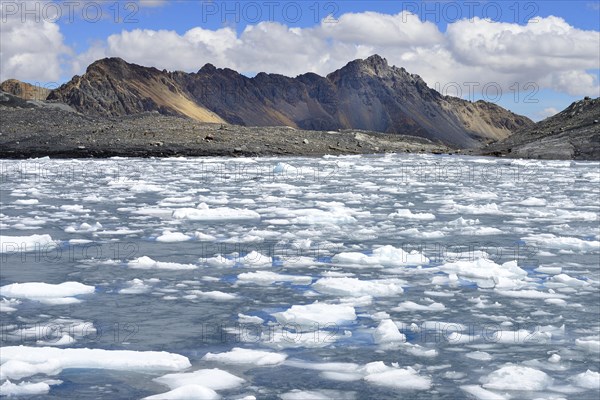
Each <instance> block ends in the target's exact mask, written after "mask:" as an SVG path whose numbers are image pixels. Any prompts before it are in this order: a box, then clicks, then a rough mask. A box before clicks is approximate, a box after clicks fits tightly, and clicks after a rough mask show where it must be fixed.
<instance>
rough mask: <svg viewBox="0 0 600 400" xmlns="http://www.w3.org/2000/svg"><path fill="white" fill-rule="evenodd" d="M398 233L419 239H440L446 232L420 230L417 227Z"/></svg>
mask: <svg viewBox="0 0 600 400" xmlns="http://www.w3.org/2000/svg"><path fill="white" fill-rule="evenodd" d="M398 233H399V234H400V235H404V236H411V237H415V238H421V239H440V238H443V237H444V236H446V234H445V233H444V232H442V231H433V232H421V231H419V230H418V229H417V228H411V229H405V230H403V231H400V232H398Z"/></svg>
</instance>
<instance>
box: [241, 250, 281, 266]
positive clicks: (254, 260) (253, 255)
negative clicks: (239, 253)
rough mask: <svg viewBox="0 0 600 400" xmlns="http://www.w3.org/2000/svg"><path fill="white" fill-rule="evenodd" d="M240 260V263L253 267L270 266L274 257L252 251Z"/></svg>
mask: <svg viewBox="0 0 600 400" xmlns="http://www.w3.org/2000/svg"><path fill="white" fill-rule="evenodd" d="M239 261H240V264H242V265H244V266H246V267H251V268H262V267H270V266H272V265H273V259H272V258H271V257H269V256H265V255H264V254H261V253H259V252H257V251H251V252H250V253H248V254H246V255H245V256H244V257H242V258H241V259H240V260H239Z"/></svg>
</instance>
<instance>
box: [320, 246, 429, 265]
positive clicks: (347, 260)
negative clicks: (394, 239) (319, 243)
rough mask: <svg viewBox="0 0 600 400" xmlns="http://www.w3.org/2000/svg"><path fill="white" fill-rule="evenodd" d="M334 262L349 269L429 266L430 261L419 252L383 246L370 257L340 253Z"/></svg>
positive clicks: (334, 258) (360, 254)
mask: <svg viewBox="0 0 600 400" xmlns="http://www.w3.org/2000/svg"><path fill="white" fill-rule="evenodd" d="M331 261H332V262H334V263H337V264H343V265H345V266H349V267H353V266H354V267H359V268H360V267H363V268H364V267H399V266H407V265H423V264H428V263H429V259H428V258H427V257H425V256H424V255H422V254H421V253H419V252H417V251H416V250H413V251H411V252H410V253H408V252H406V251H404V250H402V249H398V248H395V247H393V246H389V245H388V246H383V247H379V248H377V249H375V250H373V254H372V255H370V256H368V255H366V254H363V253H355V252H347V253H339V254H336V255H335V256H333V257H332V260H331Z"/></svg>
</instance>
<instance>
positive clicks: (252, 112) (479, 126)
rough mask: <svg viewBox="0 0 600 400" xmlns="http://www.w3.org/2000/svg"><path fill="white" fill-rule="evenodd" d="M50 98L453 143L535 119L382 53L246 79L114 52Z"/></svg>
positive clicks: (112, 110) (499, 135) (112, 108)
mask: <svg viewBox="0 0 600 400" xmlns="http://www.w3.org/2000/svg"><path fill="white" fill-rule="evenodd" d="M48 99H51V100H58V101H62V102H65V103H67V104H69V105H70V106H72V107H73V108H75V109H77V110H78V111H80V112H82V113H85V114H90V115H99V116H123V115H130V114H135V113H139V112H145V111H158V112H160V113H161V114H165V115H179V116H186V117H190V118H193V119H195V120H198V121H201V122H226V123H230V124H237V125H246V126H290V127H293V128H298V129H307V130H325V131H329V130H339V129H363V130H369V131H378V132H385V133H395V134H405V135H414V136H421V137H424V138H427V139H430V140H433V141H438V142H442V143H445V144H448V145H451V146H456V147H475V146H477V145H479V144H480V143H482V142H487V141H491V140H500V139H504V138H506V137H508V136H509V135H510V134H511V132H512V131H513V130H515V129H518V128H520V127H525V126H528V125H530V124H532V122H531V121H530V120H529V119H528V118H526V117H522V116H519V115H516V114H513V113H511V112H510V111H507V110H505V109H503V108H501V107H499V106H497V105H494V104H490V103H486V102H482V101H481V102H476V103H471V102H469V101H465V100H462V99H458V98H451V97H446V96H442V95H440V94H439V93H438V92H436V91H435V90H433V89H431V88H429V87H428V86H427V84H426V83H425V82H424V81H423V80H422V79H421V78H420V77H419V76H418V75H414V74H410V73H409V72H407V71H406V70H404V69H403V68H397V67H394V66H390V65H388V63H387V61H386V60H385V59H383V58H381V57H380V56H378V55H374V56H371V57H369V58H367V59H365V60H355V61H352V62H350V63H348V64H347V65H346V66H345V67H343V68H341V69H340V70H338V71H335V72H333V73H331V74H329V75H328V76H327V77H322V76H319V75H316V74H313V73H308V74H304V75H300V76H298V77H296V78H289V77H286V76H282V75H277V74H266V73H259V74H258V75H256V76H255V77H253V78H248V77H246V76H244V75H241V74H239V73H237V72H236V71H233V70H231V69H227V68H226V69H220V68H216V67H214V66H213V65H210V64H207V65H205V66H204V67H202V68H201V69H200V70H199V71H198V72H196V73H189V74H188V73H184V72H167V71H164V70H163V71H159V70H157V69H156V68H146V67H142V66H138V65H134V64H129V63H126V62H125V61H123V60H121V59H118V58H108V59H103V60H99V61H96V62H95V63H93V64H92V65H90V67H88V69H87V71H86V73H85V74H84V75H83V76H75V77H74V78H73V79H72V80H71V81H70V82H68V83H67V84H65V85H63V86H61V87H60V88H58V89H57V90H54V91H53V92H52V93H51V94H50V95H49V96H48Z"/></svg>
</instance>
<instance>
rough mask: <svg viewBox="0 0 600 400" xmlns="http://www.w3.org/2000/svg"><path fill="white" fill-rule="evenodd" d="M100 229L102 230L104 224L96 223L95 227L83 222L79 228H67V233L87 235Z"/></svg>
mask: <svg viewBox="0 0 600 400" xmlns="http://www.w3.org/2000/svg"><path fill="white" fill-rule="evenodd" d="M98 229H102V224H100V223H99V222H96V223H95V224H94V225H90V224H88V223H87V222H83V223H82V224H80V225H79V226H68V227H66V228H65V232H67V233H87V232H96V231H97V230H98Z"/></svg>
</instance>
